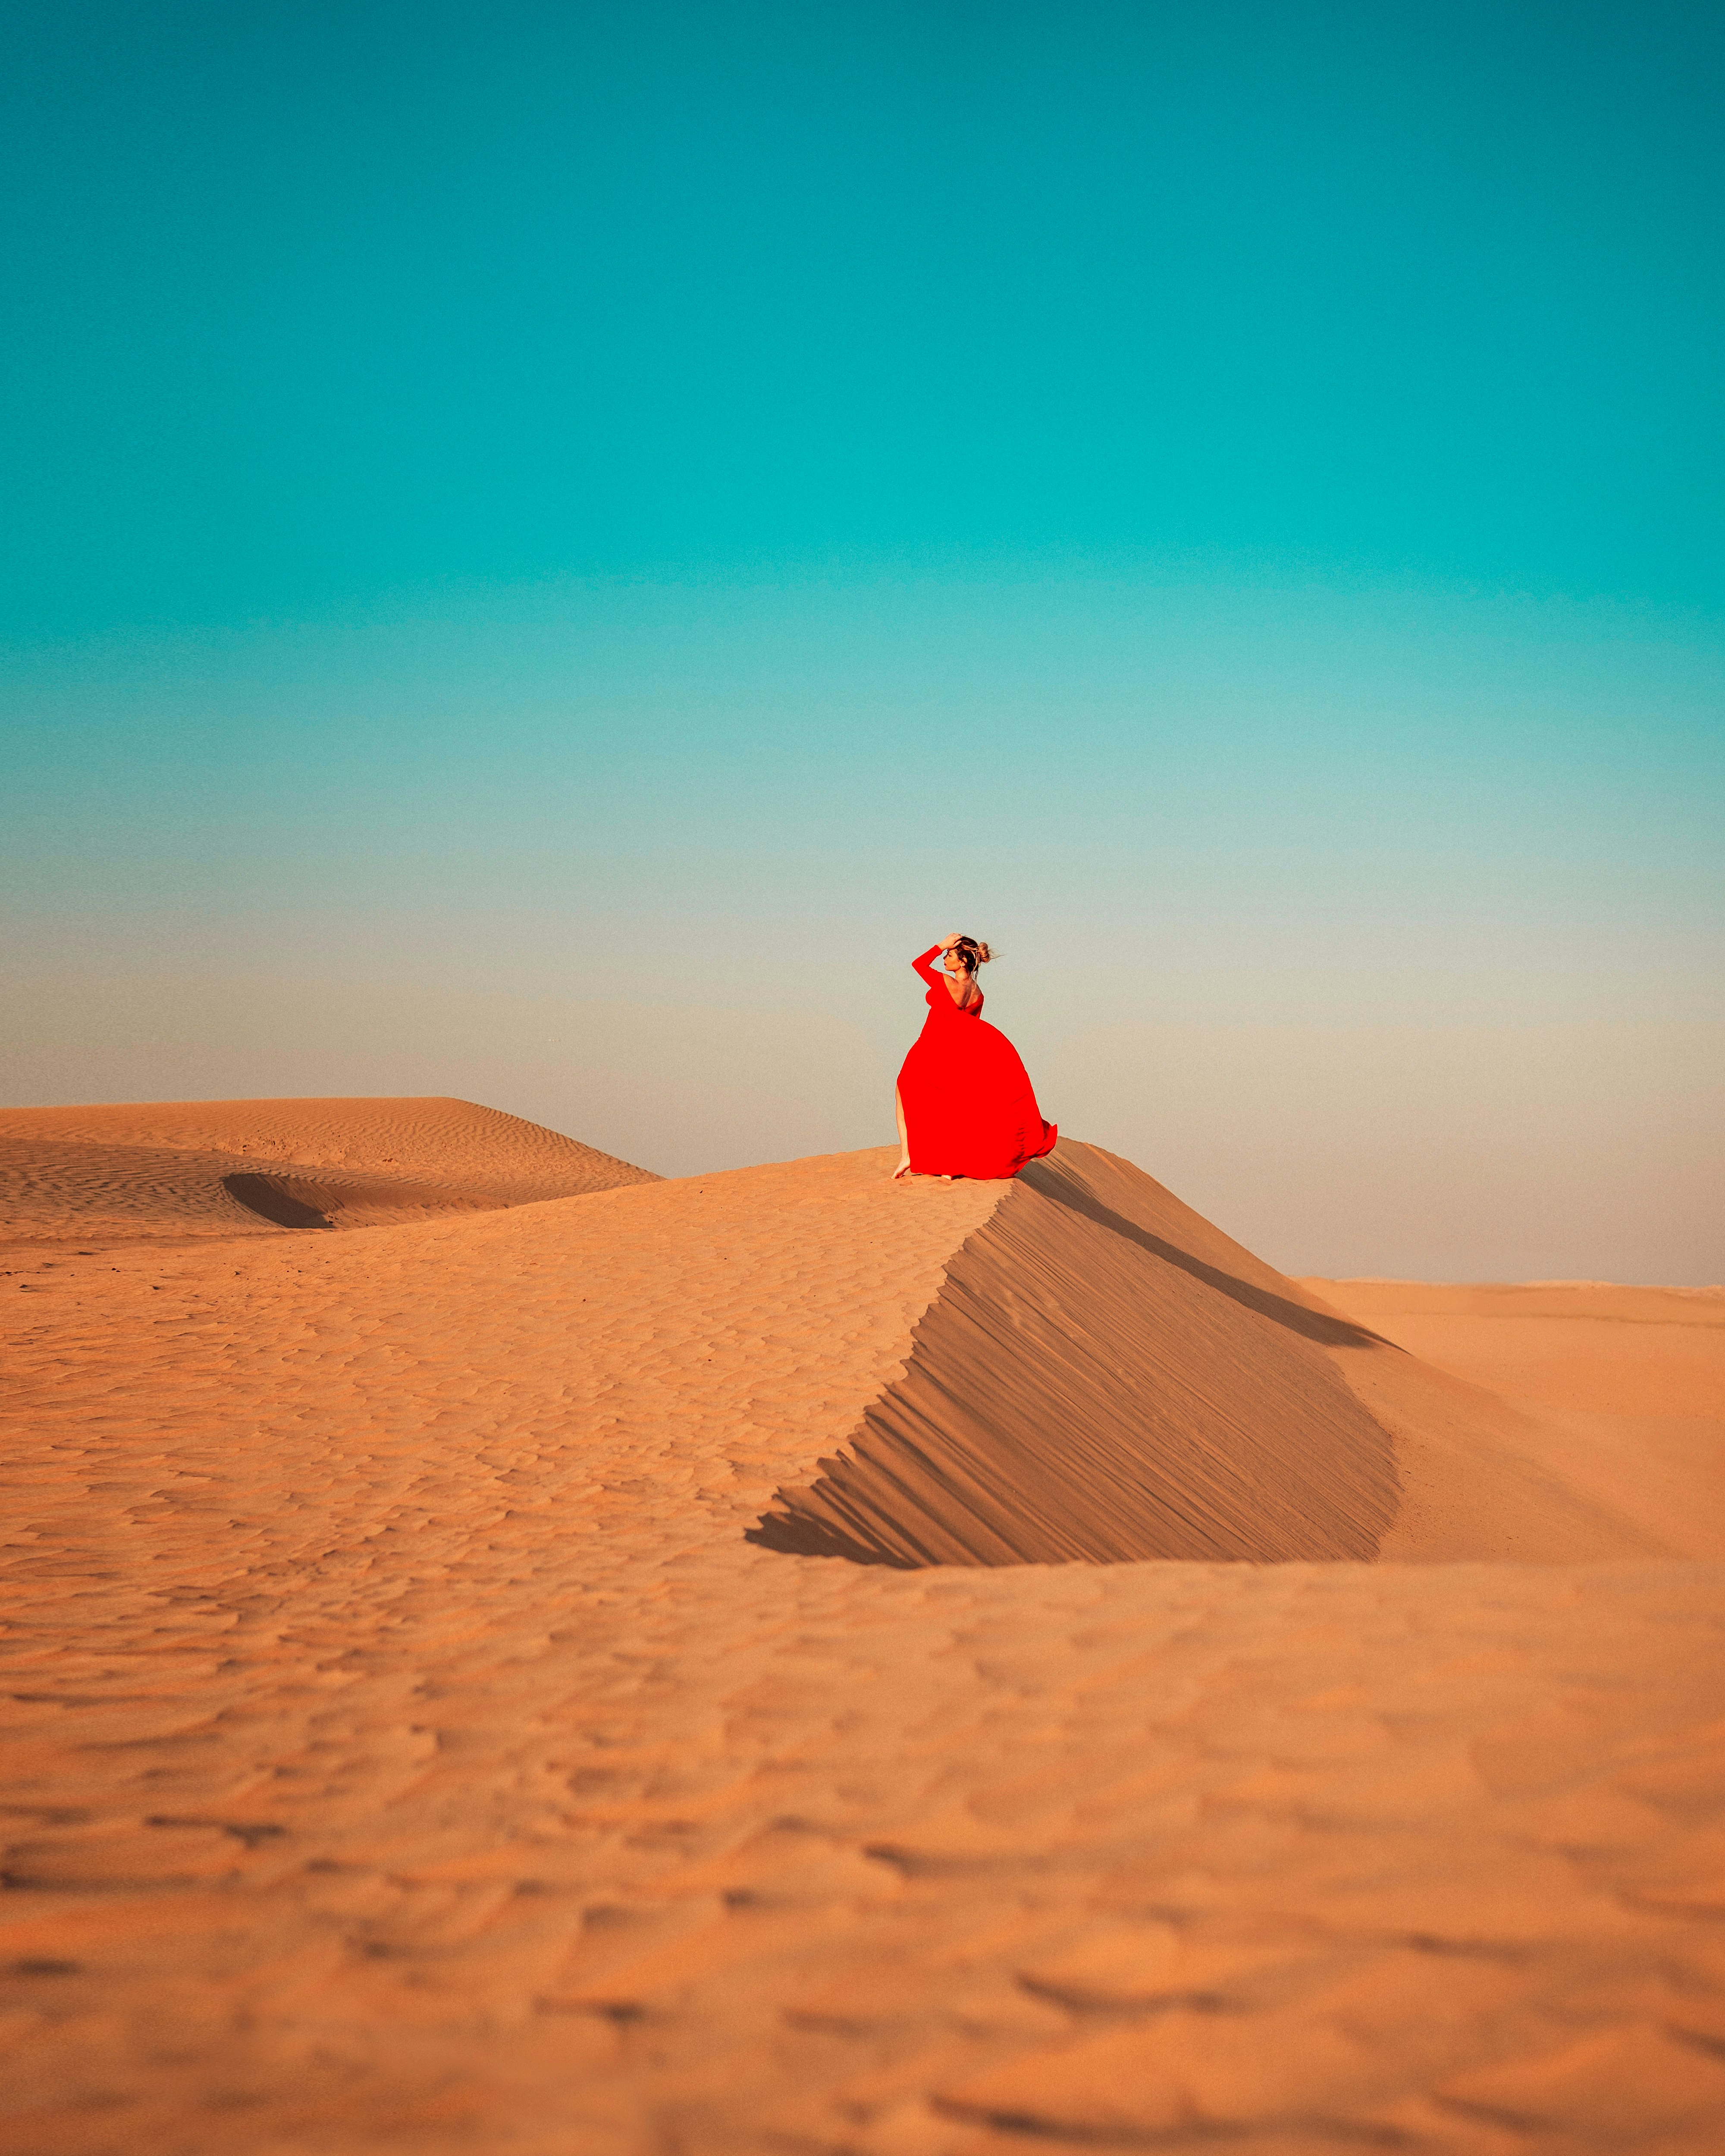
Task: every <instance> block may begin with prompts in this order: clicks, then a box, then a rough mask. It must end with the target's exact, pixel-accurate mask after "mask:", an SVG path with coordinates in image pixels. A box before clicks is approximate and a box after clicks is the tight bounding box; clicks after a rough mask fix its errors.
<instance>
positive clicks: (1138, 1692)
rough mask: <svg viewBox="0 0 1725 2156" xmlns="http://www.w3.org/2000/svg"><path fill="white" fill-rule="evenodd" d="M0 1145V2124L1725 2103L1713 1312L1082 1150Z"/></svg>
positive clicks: (1074, 1146)
mask: <svg viewBox="0 0 1725 2156" xmlns="http://www.w3.org/2000/svg"><path fill="white" fill-rule="evenodd" d="M0 1133H3V1136H4V1137H5V1139H6V1141H7V1142H8V1145H9V1146H12V1147H16V1148H18V1151H17V1152H16V1153H15V1154H14V1155H13V1163H14V1172H15V1173H16V1174H17V1176H18V1183H17V1184H16V1185H15V1186H13V1187H14V1188H18V1189H19V1190H21V1191H22V1192H23V1197H22V1199H21V1200H20V1202H19V1204H18V1206H17V1207H16V1208H15V1209H8V1215H7V1219H8V1233H10V1234H12V1235H14V1237H15V1238H16V1239H17V1240H14V1242H13V1245H12V1246H11V1249H10V1252H9V1254H8V1255H6V1256H5V1258H4V1260H3V1261H0V1312H3V1314H4V1317H5V1322H6V1330H7V1342H6V1356H7V1361H6V1367H7V1371H8V1387H7V1390H6V1393H5V1394H4V1397H3V1404H0V1414H3V1419H4V1432H3V1435H4V1442H3V1447H0V1463H3V1467H4V1474H5V1481H6V1488H5V1504H6V1521H7V1528H6V1543H7V1572H6V1584H7V1587H8V1594H9V1597H10V1608H11V1610H12V1613H13V1619H12V1631H11V1634H10V1635H9V1645H8V1650H7V1651H8V1655H9V1657H10V1661H9V1667H10V1670H11V1672H12V1674H11V1681H10V1688H9V1693H8V1700H9V1705H8V1719H7V1730H6V1739H7V1757H6V1780H7V1791H6V1802H7V1804H8V1811H7V1813H6V1815H5V1816H6V1818H7V1820H8V1822H9V1825H8V1830H7V1833H6V1850H5V1854H4V1857H3V1872H4V1878H5V1883H6V1887H7V1889H8V1891H7V1892H5V1893H3V1894H0V1976H3V1984H4V1987H5V1993H6V2008H7V2015H8V2021H7V2026H8V2030H10V2031H11V2032H12V2034H13V2038H14V2043H13V2049H12V2050H11V2051H10V2053H9V2054H8V2057H9V2061H10V2063H9V2065H8V2066H6V2067H5V2068H4V2069H3V2070H0V2071H3V2072H4V2075H5V2097H6V2103H7V2110H8V2117H9V2119H10V2120H11V2122H12V2123H13V2131H14V2133H15V2134H16V2136H17V2138H18V2145H19V2146H20V2147H21V2148H29V2149H31V2150H36V2149H43V2150H45V2151H46V2150H52V2151H54V2152H55V2156H109V2152H114V2156H119V2152H121V2151H125V2152H128V2156H130V2152H131V2151H133V2150H136V2149H155V2148H172V2149H173V2150H175V2151H177V2152H188V2156H205V2152H208V2156H217V2152H220V2156H228V2152H234V2156H240V2152H245V2153H246V2156H249V2152H251V2151H254V2150H270V2151H272V2152H280V2156H299V2152H301V2151H304V2152H307V2156H310V2153H311V2152H314V2151H336V2150H339V2151H341V2152H343V2156H347V2152H350V2151H354V2150H359V2149H372V2148H377V2149H380V2150H381V2149H386V2148H411V2149H413V2151H414V2152H415V2156H444V2152H449V2156H454V2152H456V2151H466V2150H472V2149H475V2148H487V2149H489V2148H497V2149H498V2150H500V2151H503V2150H506V2151H508V2152H510V2156H515V2153H516V2152H518V2151H526V2152H530V2156H572V2152H577V2151H578V2152H580V2156H590V2152H591V2156H658V2152H670V2151H676V2152H679V2156H685V2153H686V2156H709V2152H711V2156H721V2152H732V2151H739V2152H741V2151H747V2152H756V2151H758V2152H761V2156H769V2152H770V2156H785V2152H788V2151H791V2150H803V2151H809V2152H823V2156H825V2153H826V2152H832V2156H836V2153H837V2152H840V2151H843V2152H845V2156H1008V2152H1009V2151H1014V2150H1023V2149H1026V2148H1049V2149H1050V2150H1055V2151H1058V2150H1060V2149H1062V2148H1067V2149H1070V2150H1073V2151H1077V2150H1081V2149H1095V2148H1198V2147H1201V2146H1208V2145H1209V2144H1210V2143H1245V2144H1246V2145H1249V2146H1254V2147H1260V2148H1265V2149H1266V2150H1274V2151H1276V2152H1277V2156H1319V2152H1321V2151H1322V2152H1327V2151H1329V2150H1331V2149H1333V2148H1337V2147H1353V2146H1369V2147H1378V2148H1407V2149H1414V2150H1432V2151H1440V2152H1449V2151H1466V2152H1472V2151H1475V2150H1477V2151H1479V2152H1481V2156H1505V2152H1512V2151H1520V2150H1523V2149H1525V2150H1527V2151H1529V2152H1538V2151H1568V2150H1574V2151H1577V2152H1579V2151H1582V2150H1584V2149H1585V2150H1602V2149H1623V2150H1625V2151H1627V2150H1630V2149H1633V2150H1635V2151H1637V2152H1640V2151H1642V2150H1651V2151H1656V2152H1666V2153H1667V2156H1691V2153H1692V2152H1693V2156H1700V2152H1702V2151H1703V2150H1710V2149H1712V2148H1716V2147H1717V2146H1720V2145H1722V2143H1725V1953H1722V1949H1721V1940H1722V1937H1725V1933H1722V1930H1721V1926H1720V1922H1719V1917H1720V1914H1721V1909H1722V1906H1725V1905H1722V1902H1721V1899H1720V1889H1719V1880H1720V1877H1721V1876H1722V1875H1721V1871H1720V1857H1721V1845H1720V1841H1719V1836H1718V1820H1719V1819H1720V1817H1721V1816H1722V1815H1725V1748H1722V1744H1721V1732H1722V1731H1725V1668H1722V1656H1721V1654H1720V1641H1721V1637H1722V1632H1725V1565H1722V1564H1721V1563H1719V1562H1717V1560H1718V1559H1719V1558H1721V1557H1722V1556H1725V1522H1722V1521H1721V1519H1720V1517H1719V1507H1718V1501H1717V1491H1718V1489H1719V1487H1720V1484H1721V1480H1722V1478H1721V1476H1720V1467H1721V1464H1722V1460H1725V1326H1722V1325H1721V1324H1720V1323H1719V1322H1718V1317H1719V1316H1720V1314H1721V1313H1720V1312H1719V1307H1718V1302H1717V1301H1710V1300H1709V1299H1708V1298H1707V1296H1699V1297H1695V1296H1677V1297H1674V1298H1666V1299H1661V1291H1625V1290H1617V1289H1612V1290H1602V1289H1596V1288H1587V1289H1573V1290H1572V1289H1569V1288H1564V1287H1557V1288H1553V1287H1545V1288H1541V1289H1538V1291H1527V1290H1517V1289H1502V1290H1473V1289H1469V1290H1461V1289H1453V1290H1433V1289H1428V1288H1422V1287H1417V1286H1416V1287H1409V1286H1406V1285H1404V1284H1399V1283H1383V1282H1378V1283H1358V1282H1339V1283H1336V1282H1313V1281H1307V1282H1299V1281H1291V1280H1288V1279H1286V1278H1284V1277H1283V1276H1281V1275H1279V1274H1277V1273H1276V1272H1275V1271H1274V1270H1271V1268H1269V1267H1268V1266H1266V1265H1263V1264H1262V1263H1261V1262H1260V1260H1256V1259H1255V1258H1253V1257H1252V1256H1251V1255H1250V1253H1249V1252H1247V1251H1245V1250H1242V1249H1241V1248H1240V1246H1239V1245H1236V1244H1235V1243H1233V1242H1231V1241H1230V1240H1229V1239H1228V1238H1227V1237H1226V1236H1225V1235H1223V1234H1221V1233H1220V1232H1219V1230H1218V1229H1215V1228H1214V1227H1212V1226H1211V1225H1210V1224H1209V1223H1207V1222H1205V1221H1204V1220H1202V1219H1200V1218H1199V1216H1198V1215H1197V1214H1194V1213H1193V1212H1191V1211H1190V1209H1188V1208H1187V1207H1185V1206H1183V1205H1182V1204H1180V1203H1179V1202H1178V1199H1174V1198H1173V1196H1172V1194H1171V1193H1168V1192H1167V1191H1166V1190H1164V1189H1163V1188H1162V1186H1161V1185H1159V1184H1158V1183H1156V1182H1154V1181H1153V1178H1150V1177H1148V1176H1146V1175H1144V1174H1142V1173H1141V1172H1140V1171H1138V1170H1137V1169H1136V1168H1132V1167H1131V1166H1129V1165H1128V1164H1127V1163H1125V1162H1123V1161H1121V1160H1119V1159H1118V1158H1115V1157H1114V1156H1112V1155H1111V1154H1109V1153H1107V1152H1104V1151H1102V1150H1101V1148H1099V1147H1094V1146H1088V1145H1083V1144H1079V1143H1076V1142H1072V1141H1070V1140H1063V1141H1062V1142H1061V1144H1060V1147H1059V1148H1058V1149H1057V1151H1056V1152H1055V1154H1054V1155H1053V1156H1052V1157H1051V1158H1050V1160H1048V1161H1046V1162H1045V1163H1039V1164H1037V1165H1036V1166H1035V1167H1034V1168H1032V1169H1030V1170H1029V1171H1027V1173H1025V1174H1024V1176H1023V1177H1022V1178H1020V1179H1019V1181H1018V1182H1016V1183H987V1184H975V1183H971V1184H967V1183H952V1184H948V1183H930V1182H916V1183H909V1184H905V1183H900V1184H893V1183H890V1182H889V1181H888V1180H887V1173H888V1170H889V1168H890V1167H891V1161H892V1158H893V1155H892V1153H891V1151H890V1150H888V1149H884V1148H883V1149H881V1150H880V1151H878V1152H862V1153H853V1154H847V1155H841V1156H835V1157H831V1158H820V1159H813V1160H804V1161H796V1162H790V1163H781V1164H777V1165H774V1166H771V1167H765V1168H752V1169H747V1170H743V1171H739V1172H736V1173H727V1174H721V1175H714V1176H706V1177H691V1178H683V1179H680V1180H677V1181H669V1182H668V1181H660V1180H658V1179H656V1178H651V1177H649V1176H648V1175H647V1174H646V1173H644V1171H642V1170H639V1169H635V1168H629V1167H628V1166H627V1165H626V1164H624V1163H620V1162H616V1161H613V1160H610V1159H608V1158H607V1157H605V1156H603V1155H600V1154H596V1153H593V1152H590V1151H589V1150H588V1149H587V1148H585V1147H580V1146H578V1145H576V1144H574V1143H573V1142H572V1141H569V1140H567V1139H562V1138H559V1137H556V1136H555V1135H554V1134H553V1133H551V1132H541V1131H537V1130H536V1129H535V1127H532V1126H531V1125H526V1124H522V1123H521V1122H517V1121H516V1119H514V1118H511V1117H507V1116H496V1115H494V1114H492V1113H491V1111H486V1110H483V1109H479V1108H475V1107H473V1106H470V1105H468V1104H465V1103H461V1102H454V1101H427V1102H415V1101H387V1102H386V1101H354V1102H332V1101H315V1102H262V1103H250V1104H248V1103H241V1102H228V1103H219V1104H208V1103H204V1104H198V1103H193V1104H180V1105H178V1106H173V1107H171V1108H154V1107H136V1108H126V1109H119V1108H106V1109H77V1110H64V1111H49V1110H28V1111H8V1113H7V1115H6V1116H4V1118H0ZM176 1163H177V1165H176ZM246 1177H250V1178H257V1179H258V1181H259V1183H263V1184H264V1185H265V1186H266V1191H265V1195H266V1196H267V1199H268V1201H269V1203H270V1204H273V1205H274V1206H275V1217H270V1216H269V1215H268V1214H267V1212H265V1211H261V1210H259V1209H257V1207H256V1204H254V1203H253V1202H251V1201H257V1203H258V1204H261V1203H262V1200H261V1199H259V1193H258V1192H257V1191H255V1190H254V1191H252V1192H251V1193H250V1200H244V1199H242V1198H241V1197H239V1196H238V1195H236V1193H234V1189H233V1188H232V1182H233V1180H234V1179H238V1178H246ZM212 1178H213V1180H212ZM560 1181H561V1182H562V1184H563V1186H564V1188H565V1189H570V1188H572V1191H573V1193H574V1194H561V1193H560V1192H559V1190H558V1188H557V1185H558V1184H559V1183H560ZM213 1191H214V1192H216V1193H219V1197H218V1196H216V1195H213V1194H212V1193H213ZM374 1193H380V1194H374ZM403 1193H406V1194H403ZM337 1199H339V1200H340V1202H339V1203H337V1202H336V1201H337ZM481 1205H483V1207H484V1209H480V1206H481ZM295 1206H297V1207H300V1208H301V1209H303V1211H304V1213H305V1214H310V1215H311V1216H312V1217H311V1219H309V1220H306V1221H305V1224H299V1221H298V1219H297V1217H296V1216H295V1214H294V1212H293V1210H292V1208H293V1207H295ZM321 1222H329V1223H331V1224H333V1225H336V1226H339V1227H341V1228H345V1229H357V1230H358V1232H352V1233H339V1234H337V1233H331V1232H328V1230H327V1229H326V1228H325V1227H323V1226H321V1224H320V1223H321ZM1530 1296H1531V1297H1532V1300H1529V1297H1530ZM1434 1297H1435V1298H1436V1300H1435V1301H1433V1300H1432V1298H1434ZM1445 1298H1450V1300H1445ZM1469 1298H1471V1300H1469ZM1481 1298H1483V1300H1481ZM1589 1298H1591V1300H1589ZM1721 1300H1725V1298H1722V1299H1721ZM1673 1311H1676V1312H1681V1313H1683V1314H1681V1315H1677V1316H1673V1315H1672V1314H1671V1313H1672V1312H1673ZM1553 1327H1555V1328H1558V1329H1557V1331H1556V1332H1552V1331H1551V1330H1550V1329H1549V1328H1553ZM1422 1328H1424V1330H1422ZM1680 1334H1681V1338H1682V1341H1683V1342H1686V1343H1687V1344H1686V1345H1679V1346H1676V1347H1671V1342H1672V1341H1674V1340H1676V1338H1677V1336H1678V1335H1680ZM1494 1343H1495V1344H1494ZM1667 1348H1670V1350H1671V1352H1670V1353H1666V1349H1667ZM1650 1462H1651V1463H1653V1466H1652V1468H1651V1469H1650V1466H1649V1463H1650ZM1075 1559H1076V1560H1079V1561H1077V1562H1073V1561H1070V1560H1075Z"/></svg>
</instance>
